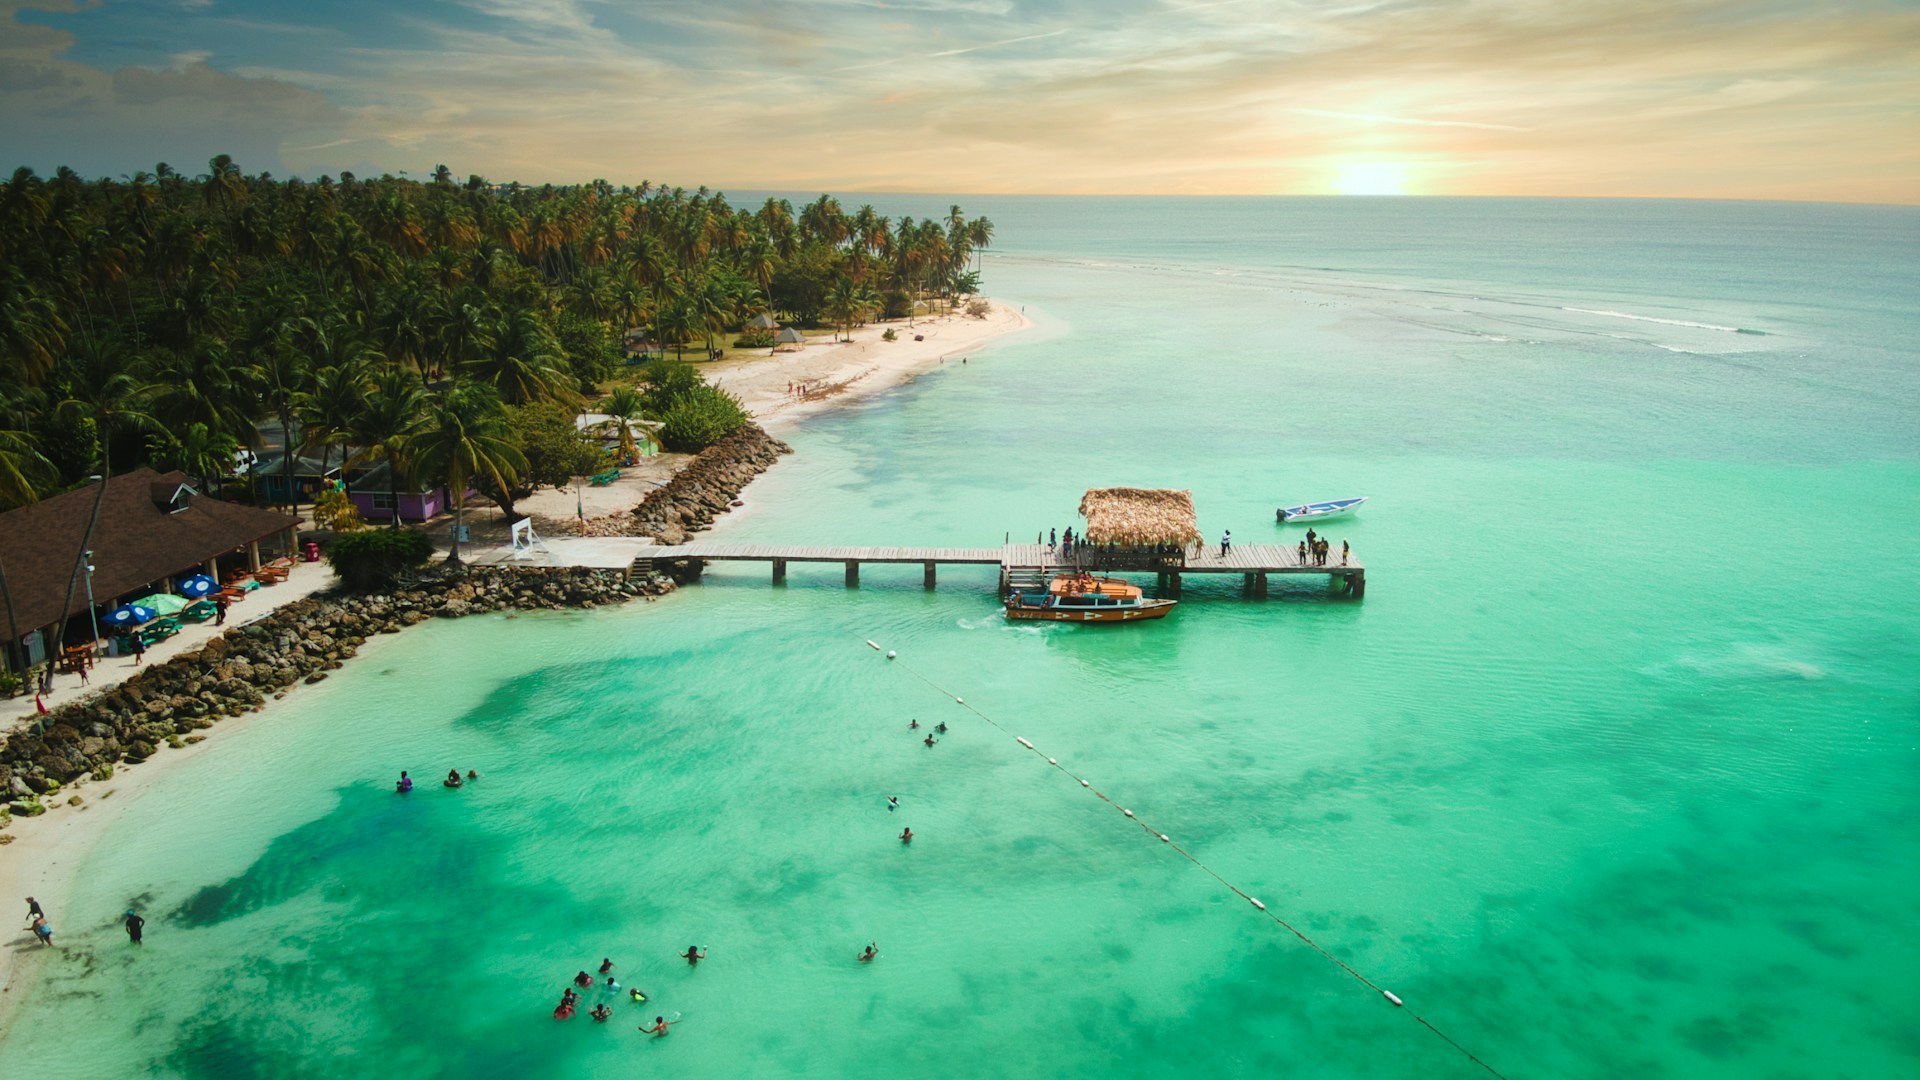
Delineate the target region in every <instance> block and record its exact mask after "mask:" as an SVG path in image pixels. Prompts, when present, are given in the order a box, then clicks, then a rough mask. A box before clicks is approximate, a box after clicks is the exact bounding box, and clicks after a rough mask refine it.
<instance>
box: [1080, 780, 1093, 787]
mask: <svg viewBox="0 0 1920 1080" xmlns="http://www.w3.org/2000/svg"><path fill="white" fill-rule="evenodd" d="M1080 786H1081V787H1092V786H1093V785H1092V784H1089V783H1087V782H1086V781H1085V780H1082V781H1080Z"/></svg>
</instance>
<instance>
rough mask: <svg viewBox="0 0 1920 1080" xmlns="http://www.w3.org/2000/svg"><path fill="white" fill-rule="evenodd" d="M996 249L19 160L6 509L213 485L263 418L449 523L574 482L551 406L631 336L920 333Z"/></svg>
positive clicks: (678, 404)
mask: <svg viewBox="0 0 1920 1080" xmlns="http://www.w3.org/2000/svg"><path fill="white" fill-rule="evenodd" d="M992 237H993V225H992V223H991V222H989V221H988V220H987V219H985V218H973V219H968V218H967V217H966V216H965V215H963V214H962V213H961V210H960V208H959V207H958V206H954V207H951V208H950V209H949V210H948V211H947V213H945V214H944V215H935V216H930V217H927V218H923V219H918V220H916V219H914V218H911V217H904V218H901V219H899V220H889V219H888V218H887V217H885V216H883V215H880V214H878V213H876V212H875V211H874V210H873V208H872V207H870V206H863V207H860V208H859V209H858V210H857V211H855V212H853V213H848V212H846V211H845V210H844V209H843V208H842V206H841V204H840V203H839V201H838V200H836V199H835V198H833V197H832V196H830V195H822V196H820V197H819V198H818V199H816V200H814V201H813V202H810V203H806V204H805V205H803V206H801V207H799V208H797V209H796V207H795V206H794V205H793V204H792V203H790V202H788V201H787V200H784V199H777V198H769V199H766V200H764V201H763V202H762V203H761V204H760V205H758V206H754V207H747V206H738V207H736V206H734V205H732V204H731V203H730V202H729V201H728V200H727V198H726V196H725V195H724V194H720V193H717V192H710V191H708V190H707V189H705V188H700V189H698V190H695V191H691V192H690V191H687V190H685V189H682V188H677V187H676V188H670V189H669V188H656V187H654V186H653V185H652V184H650V183H641V184H639V185H638V186H615V185H613V184H610V183H608V182H607V181H604V180H595V181H592V182H591V183H586V184H580V185H575V186H564V187H559V186H552V185H548V186H542V187H523V186H521V185H519V184H512V183H510V184H494V183H489V182H488V181H487V180H485V179H483V178H481V177H479V176H469V177H467V178H466V180H464V181H460V180H456V179H455V177H454V176H453V174H452V172H451V170H449V169H448V168H447V167H446V166H444V165H443V166H440V167H438V168H436V169H435V170H434V171H433V173H432V174H431V175H430V176H428V177H426V178H424V179H414V178H410V177H407V176H405V175H404V174H403V175H401V176H398V177H396V176H390V175H388V176H380V177H377V178H361V177H357V176H354V175H352V174H351V173H341V174H339V175H338V176H320V177H317V178H315V179H312V180H307V179H301V178H297V177H296V178H289V179H284V180H283V179H277V178H275V177H273V176H270V175H268V174H267V173H264V172H262V173H258V174H248V173H246V172H245V171H244V170H243V169H242V168H241V167H240V165H239V164H238V163H236V162H235V161H233V160H232V158H230V157H228V156H227V155H224V154H223V155H220V156H217V157H215V158H213V159H212V160H210V161H209V162H208V163H207V169H206V171H205V172H204V173H202V174H200V175H198V176H187V175H184V174H182V173H181V172H179V171H177V170H175V169H174V168H172V167H171V166H169V165H167V164H164V163H162V164H159V165H156V166H154V168H153V169H152V171H150V172H149V171H140V172H135V173H131V174H128V175H124V176H121V177H119V178H112V179H109V178H101V179H88V178H85V177H82V176H80V175H79V174H78V173H76V172H74V171H73V170H72V169H69V168H66V167H61V168H60V169H58V170H56V171H55V173H54V174H53V175H52V176H50V177H41V176H39V175H37V174H36V173H35V172H34V171H33V170H31V169H28V168H20V169H17V170H15V171H14V172H13V174H12V175H11V177H9V178H8V179H6V180H5V181H4V182H0V510H4V509H8V508H11V507H15V506H19V505H23V504H25V503H28V502H32V501H34V500H35V499H38V498H43V497H45V496H48V495H51V494H54V493H57V492H59V491H62V490H66V489H68V488H71V487H74V486H76V485H77V484H80V483H82V482H85V480H86V478H87V477H89V476H93V475H102V476H106V477H108V478H109V480H108V482H109V483H110V482H111V477H112V476H113V474H114V473H115V472H124V471H126V470H127V469H130V468H134V467H137V466H141V465H152V466H155V467H158V468H166V469H179V470H181V471H183V472H186V473H188V474H189V475H192V476H195V477H200V478H203V480H204V481H206V482H211V483H217V482H218V480H219V479H220V477H221V476H223V475H225V474H226V473H227V472H229V471H230V470H229V468H228V463H229V462H230V461H231V459H232V456H233V452H234V450H235V449H237V448H259V447H260V446H261V445H262V443H263V442H264V441H266V437H264V436H263V434H262V429H263V426H264V428H265V430H266V431H267V432H269V433H271V437H272V439H273V441H275V442H277V443H279V445H281V446H283V447H293V448H295V449H298V450H300V451H302V452H305V453H308V454H314V453H317V454H318V455H319V456H320V457H321V458H322V459H323V462H325V463H332V462H341V461H345V462H347V463H348V464H350V465H352V466H356V467H364V466H368V465H379V464H384V465H385V466H387V468H388V470H389V474H390V475H391V476H394V477H398V478H401V479H403V480H406V481H408V482H412V483H419V484H422V485H446V486H448V488H449V490H450V491H452V492H456V493H458V494H456V495H455V510H456V513H458V512H459V511H461V510H463V509H464V505H463V500H464V493H465V490H466V484H467V483H469V482H470V483H472V484H473V485H474V487H475V488H476V489H478V490H480V491H482V492H484V493H485V494H486V495H487V496H488V497H490V498H493V499H496V500H499V501H501V502H502V505H503V506H509V505H510V504H511V500H512V499H513V498H514V497H515V496H516V493H523V492H525V491H526V490H528V487H529V485H530V484H531V483H533V482H549V483H552V482H556V481H555V480H553V479H552V478H553V477H555V476H560V477H565V476H566V475H568V472H569V471H573V472H577V466H578V465H579V464H580V460H579V458H578V455H577V453H576V452H575V451H576V450H577V447H576V448H574V449H569V448H567V447H564V446H555V445H553V442H554V438H553V437H554V435H555V430H556V429H555V426H554V424H553V423H552V422H551V421H552V418H553V414H554V412H555V411H565V412H568V413H571V412H572V411H573V410H575V409H576V408H578V407H579V406H580V405H581V404H583V402H584V400H585V399H587V398H588V397H591V396H597V395H598V394H599V393H600V391H602V390H603V389H604V388H606V387H607V386H608V385H609V383H611V382H612V381H614V379H615V376H616V375H618V374H620V373H621V372H622V370H623V368H624V365H625V362H626V359H625V354H624V349H623V339H624V338H625V336H626V335H627V334H628V333H629V332H630V331H633V330H636V329H637V330H638V331H639V334H640V336H641V337H645V338H650V339H651V340H654V341H657V342H660V343H663V344H667V345H672V346H674V347H675V349H676V350H682V349H684V348H685V347H686V346H688V345H690V344H694V343H696V342H698V343H701V344H703V345H705V346H706V347H707V348H708V349H709V350H712V349H713V348H714V346H715V343H716V341H718V340H721V337H720V336H721V335H723V334H738V333H739V332H741V331H742V330H744V329H745V327H746V323H747V322H748V320H750V319H751V318H752V317H753V316H754V315H757V314H761V313H767V314H771V315H773V316H775V317H776V318H778V319H780V320H781V321H784V322H787V323H798V324H802V325H808V326H822V325H829V324H830V325H832V326H833V327H835V328H837V329H839V330H842V331H844V330H845V329H847V328H848V327H851V326H853V325H857V324H859V323H860V322H862V321H865V320H867V319H870V318H873V317H875V316H881V317H900V316H909V317H910V316H912V315H914V314H916V313H917V312H919V311H921V310H923V309H924V305H927V304H931V303H934V302H937V301H942V300H944V301H945V302H947V303H948V304H951V303H953V302H954V301H955V299H956V298H958V297H961V296H965V295H967V294H969V293H972V292H974V291H976V286H977V282H978V275H977V272H976V270H975V269H970V268H969V260H970V259H971V258H972V257H973V256H975V255H977V253H978V252H979V251H980V250H981V249H983V248H985V247H987V246H988V245H989V244H990V243H991V242H992ZM754 340H758V339H757V338H756V339H754ZM664 366H666V365H664V363H663V362H654V363H650V364H648V365H645V367H664ZM625 381H626V382H628V383H630V384H631V383H634V382H636V381H637V380H633V379H628V380H625ZM647 386H648V389H647V390H646V392H645V393H643V394H641V395H640V400H641V404H640V405H639V406H638V408H641V409H645V410H647V412H646V415H645V417H644V418H645V419H649V420H654V421H658V422H661V423H663V424H664V427H663V429H662V430H663V438H664V440H665V441H666V442H667V444H668V445H669V446H670V447H672V448H675V449H690V450H691V449H699V448H700V447H702V446H705V445H707V444H709V443H711V442H712V441H713V440H715V439H717V438H720V437H724V435H725V434H727V433H728V432H729V431H731V430H733V429H735V428H737V427H738V426H739V425H740V424H741V423H744V422H745V420H746V415H745V413H744V411H743V410H741V409H740V408H739V403H738V402H737V401H735V400H733V399H732V398H730V397H729V396H728V395H726V394H724V393H722V392H720V391H718V390H715V389H713V388H711V387H708V386H706V385H705V382H704V380H702V379H701V378H700V377H699V376H698V374H697V372H695V373H692V374H691V381H689V374H688V373H686V372H675V373H672V374H668V373H665V372H662V373H660V374H658V375H656V376H655V377H653V378H652V379H651V380H650V381H649V382H648V383H647ZM635 407H636V406H634V405H633V404H632V402H631V401H629V402H625V403H623V405H622V408H623V409H624V410H626V411H623V412H621V413H620V415H621V416H623V417H624V419H623V421H622V425H623V427H624V426H626V425H629V424H630V423H631V422H633V421H636V420H639V419H642V418H643V417H642V416H639V415H636V414H634V412H633V411H632V410H633V409H634V408H635ZM528 410H532V411H531V412H529V411H528ZM287 458H288V459H289V460H288V461H287V464H286V467H287V469H288V470H289V475H288V476H287V477H286V480H287V483H286V485H285V487H286V489H287V490H292V489H293V486H294V485H293V483H292V476H291V475H290V474H291V469H292V467H293V462H292V460H291V458H292V455H287ZM563 470H565V471H563ZM330 509H332V508H330ZM329 516H330V517H332V516H334V515H333V514H331V513H330V515H329ZM5 598H6V579H5V567H4V563H0V600H4V599H5ZM6 606H8V607H10V606H11V605H10V604H9V605H6Z"/></svg>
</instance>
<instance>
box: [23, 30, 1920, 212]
mask: <svg viewBox="0 0 1920 1080" xmlns="http://www.w3.org/2000/svg"><path fill="white" fill-rule="evenodd" d="M0 150H3V152H0V165H4V166H5V167H6V168H7V169H8V170H11V168H13V167H14V166H17V165H29V166H32V167H34V168H35V169H37V170H39V171H41V172H42V173H48V172H51V171H52V170H53V169H54V168H55V167H56V166H59V165H67V166H71V167H72V168H74V169H75V170H76V171H78V172H80V173H82V174H83V175H87V176H100V175H108V176H120V175H123V174H130V173H133V172H136V171H139V170H148V171H151V170H152V168H153V165H154V163H156V162H160V161H166V162H168V163H170V164H172V165H173V167H174V168H176V169H177V170H179V171H180V172H183V173H186V174H188V175H196V174H199V173H202V172H204V171H206V161H207V159H208V158H210V157H212V156H213V155H215V154H218V153H227V154H231V155H232V156H233V157H234V159H235V160H236V161H237V162H238V163H239V164H240V166H241V168H242V169H243V170H245V171H247V172H249V173H257V172H261V171H266V172H270V173H272V174H273V175H275V176H288V175H301V176H307V177H312V176H317V175H319V174H322V173H337V172H339V171H341V170H343V169H344V170H350V171H353V172H355V173H357V174H361V175H374V174H379V173H394V174H399V173H401V172H406V173H408V174H410V175H414V176H421V175H424V174H427V173H429V172H431V171H432V169H433V168H434V166H436V165H438V164H442V163H444V164H446V165H447V166H448V167H450V168H451V169H452V170H453V172H454V174H455V175H456V176H458V177H462V178H464V177H466V176H467V175H469V174H473V173H477V174H480V175H482V176H485V177H487V178H489V179H492V180H497V181H507V180H519V181H522V182H524V183H545V182H553V183H572V182H580V181H584V180H591V179H596V178H598V179H606V180H610V181H612V182H613V183H615V184H637V183H639V182H641V181H642V180H650V181H653V182H654V183H656V184H666V185H681V186H687V187H696V186H700V185H706V186H708V187H712V188H716V189H721V188H724V189H727V190H755V191H768V190H774V191H815V190H829V191H836V192H847V191H855V192H858V191H911V192H950V193H1056V194H1191V195H1210V194H1218V195H1225V194H1240V195H1263V194H1275V195H1291V194H1300V195H1326V194H1349V195H1384V194H1407V195H1530V196H1617V197H1682V198H1730V199H1794V200H1822V201H1835V202H1881V203H1920V0H1824V2H1823V0H1389V2H1368V0H1353V2H1346V0H1325V2H1309V0H887V2H879V0H684V2H683V0H400V2H397V3H396V2H394V0H377V2H376V0H304V2H287V0H93V2H88V0H0ZM5 159H11V160H5Z"/></svg>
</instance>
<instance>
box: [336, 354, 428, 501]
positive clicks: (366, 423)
mask: <svg viewBox="0 0 1920 1080" xmlns="http://www.w3.org/2000/svg"><path fill="white" fill-rule="evenodd" d="M426 410H427V392H426V390H425V389H423V388H422V387H421V385H420V380H418V379H416V378H414V377H413V375H412V374H410V373H408V372H405V371H402V370H400V369H399V368H388V369H387V370H385V371H383V372H381V373H380V375H379V376H378V377H377V378H375V379H374V382H373V385H372V386H371V387H369V388H368V391H367V396H366V406H365V408H363V409H362V410H361V411H360V413H359V414H358V415H357V416H355V417H354V418H353V420H352V421H351V422H350V423H349V424H348V425H347V431H348V433H349V434H350V435H352V437H353V441H354V442H356V443H358V444H359V445H360V452H359V453H358V454H356V455H355V456H354V457H353V459H352V460H350V461H348V462H345V463H343V465H342V468H341V470H340V471H341V472H342V473H344V472H346V469H347V467H348V466H351V465H355V464H358V463H359V462H361V461H364V460H371V459H373V458H381V459H383V460H385V461H386V463H387V486H388V488H389V490H390V491H391V493H392V495H393V517H392V519H391V524H392V526H393V527H394V528H396V529H397V528H399V527H400V479H401V469H400V460H401V452H402V451H403V450H404V448H405V447H406V444H407V440H408V439H409V438H410V437H412V435H413V433H414V432H416V431H419V430H420V423H421V419H420V418H421V416H422V414H424V413H425V412H426Z"/></svg>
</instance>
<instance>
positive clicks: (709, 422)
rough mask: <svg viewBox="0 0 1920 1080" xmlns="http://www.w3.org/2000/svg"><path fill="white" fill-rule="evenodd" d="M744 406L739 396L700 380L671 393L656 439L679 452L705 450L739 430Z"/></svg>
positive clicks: (688, 452)
mask: <svg viewBox="0 0 1920 1080" xmlns="http://www.w3.org/2000/svg"><path fill="white" fill-rule="evenodd" d="M746 422H747V410H746V409H744V408H742V407H741V405H740V399H739V398H737V397H734V396H733V395H732V394H729V393H727V392H726V391H725V390H722V389H720V388H718V387H714V386H708V385H706V384H705V383H702V384H700V385H698V386H692V387H688V388H687V389H685V390H683V391H681V392H680V393H679V394H677V395H675V396H674V398H673V402H672V404H670V405H668V406H667V410H666V412H665V413H663V414H661V417H660V424H661V426H660V440H661V442H663V443H665V444H666V447H667V449H669V450H674V451H678V452H680V453H683V454H693V453H698V452H700V451H702V450H705V449H706V448H707V447H709V446H712V445H713V444H714V443H717V442H719V441H720V440H721V439H724V438H726V437H727V436H729V435H731V434H733V433H734V432H736V431H738V430H740V428H741V426H742V425H744V424H745V423H746Z"/></svg>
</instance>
